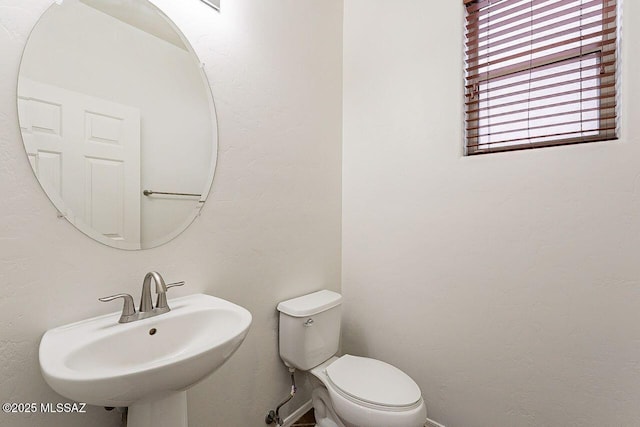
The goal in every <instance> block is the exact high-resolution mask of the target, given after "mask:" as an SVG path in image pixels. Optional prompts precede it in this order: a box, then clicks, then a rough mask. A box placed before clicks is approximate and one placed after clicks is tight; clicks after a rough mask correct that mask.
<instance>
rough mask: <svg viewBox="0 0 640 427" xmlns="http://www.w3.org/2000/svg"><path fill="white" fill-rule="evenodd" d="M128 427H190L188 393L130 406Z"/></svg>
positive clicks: (184, 392) (173, 394)
mask: <svg viewBox="0 0 640 427" xmlns="http://www.w3.org/2000/svg"><path fill="white" fill-rule="evenodd" d="M127 427H188V423H187V392H186V391H180V392H176V393H171V394H168V395H164V396H162V397H158V398H155V399H145V400H141V401H138V402H136V403H134V404H133V405H131V406H129V411H128V414H127Z"/></svg>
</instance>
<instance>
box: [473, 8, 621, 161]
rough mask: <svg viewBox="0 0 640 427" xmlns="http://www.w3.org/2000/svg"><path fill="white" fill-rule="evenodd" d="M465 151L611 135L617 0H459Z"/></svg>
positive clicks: (613, 129)
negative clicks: (463, 14) (462, 24)
mask: <svg viewBox="0 0 640 427" xmlns="http://www.w3.org/2000/svg"><path fill="white" fill-rule="evenodd" d="M463 1H464V4H465V6H466V9H467V16H466V40H465V58H466V70H465V71H466V74H465V76H466V79H465V85H466V86H465V135H466V138H465V140H466V149H467V154H468V155H472V154H483V153H490V152H495V151H506V150H517V149H523V148H535V147H545V146H550V145H563V144H575V143H580V142H590V141H603V140H610V139H616V126H617V119H616V117H617V108H616V106H617V104H616V44H617V22H616V21H617V17H616V12H617V4H616V0H463Z"/></svg>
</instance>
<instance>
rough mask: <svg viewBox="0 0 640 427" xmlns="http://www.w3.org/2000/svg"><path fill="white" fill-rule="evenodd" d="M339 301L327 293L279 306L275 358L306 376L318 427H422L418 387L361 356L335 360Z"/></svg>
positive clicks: (422, 408)
mask: <svg viewBox="0 0 640 427" xmlns="http://www.w3.org/2000/svg"><path fill="white" fill-rule="evenodd" d="M341 302H342V296H341V295H340V294H338V293H336V292H332V291H327V290H323V291H318V292H315V293H313V294H309V295H304V296H302V297H298V298H294V299H291V300H287V301H283V302H281V303H280V304H278V310H279V311H280V356H281V358H282V360H283V361H284V362H285V364H286V365H287V366H288V367H290V368H296V369H300V370H303V371H308V372H309V373H311V380H312V385H313V392H312V403H313V406H314V409H315V414H316V421H317V426H318V427H422V426H424V423H425V422H426V420H427V409H426V406H425V403H424V400H423V399H422V394H421V392H420V388H419V387H418V385H417V384H416V383H415V381H413V380H412V379H411V377H409V376H408V375H407V374H405V373H404V372H402V371H401V370H400V369H398V368H396V367H394V366H393V365H390V364H388V363H385V362H382V361H380V360H376V359H371V358H367V357H358V356H352V355H348V354H347V355H343V356H341V357H337V356H336V354H337V350H338V341H339V335H340V314H341V313H340V308H341Z"/></svg>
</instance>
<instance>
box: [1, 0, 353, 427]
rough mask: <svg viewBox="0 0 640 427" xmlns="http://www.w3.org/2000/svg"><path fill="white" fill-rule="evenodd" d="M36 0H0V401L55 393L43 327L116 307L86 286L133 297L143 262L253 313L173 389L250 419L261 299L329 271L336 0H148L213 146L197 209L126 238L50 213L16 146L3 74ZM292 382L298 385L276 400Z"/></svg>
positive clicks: (111, 419) (11, 80)
mask: <svg viewBox="0 0 640 427" xmlns="http://www.w3.org/2000/svg"><path fill="white" fill-rule="evenodd" d="M49 3H50V2H49V1H48V0H29V1H24V0H0V63H1V66H0V195H2V203H1V206H2V209H0V401H2V402H6V401H9V402H11V401H13V402H32V401H35V402H40V401H43V402H58V401H62V400H63V399H62V397H60V396H58V395H56V394H55V393H54V392H53V391H52V390H51V389H49V387H48V386H47V385H46V384H45V383H44V381H43V379H42V377H41V375H40V373H39V367H38V343H39V340H40V337H41V335H42V334H43V332H44V331H45V330H47V329H49V328H52V327H55V326H59V325H62V324H65V323H68V322H72V321H76V320H80V319H83V318H87V317H90V316H95V315H99V314H103V313H107V312H111V311H114V310H116V307H115V306H112V305H107V304H101V303H99V302H98V301H97V298H98V297H100V296H104V295H109V294H112V293H115V292H129V293H132V294H134V295H135V296H136V299H137V298H138V295H139V291H140V286H141V281H142V278H143V275H144V274H145V273H146V272H147V271H150V270H158V271H160V272H161V273H162V274H163V275H164V277H165V279H167V280H179V279H184V280H186V281H187V286H186V287H184V288H180V289H176V290H175V294H174V295H175V296H180V295H186V294H189V293H195V292H206V293H209V294H212V295H216V296H220V297H223V298H226V299H229V300H230V301H233V302H235V303H238V304H240V305H243V306H244V307H246V308H248V309H249V310H250V311H251V313H252V314H253V325H252V327H251V330H250V332H249V335H248V337H247V339H246V341H245V342H244V344H243V345H242V346H241V347H240V349H239V350H238V352H237V353H236V354H235V355H234V356H233V358H231V360H230V361H229V362H228V363H227V364H226V365H224V366H223V367H222V368H221V369H220V370H219V371H217V372H216V373H215V374H213V376H211V377H210V378H209V379H207V380H205V381H204V382H203V383H201V384H199V385H197V386H196V387H195V388H194V389H193V390H192V391H191V392H190V393H189V405H190V406H189V408H190V409H189V415H190V420H191V425H193V426H196V427H198V426H203V427H204V426H223V425H228V426H261V425H263V419H264V415H265V414H266V411H267V410H268V409H270V408H273V407H274V406H275V405H276V404H277V403H278V401H280V400H281V399H282V397H283V396H285V395H286V394H287V393H288V391H289V384H288V381H289V377H288V374H287V372H286V369H285V368H284V366H283V364H282V363H281V361H280V359H279V357H278V352H277V315H276V311H275V306H276V303H277V302H278V301H281V300H283V299H286V298H290V297H293V296H297V295H301V294H304V293H307V292H310V291H313V290H316V289H320V288H324V287H326V288H329V289H334V290H335V289H339V287H340V271H341V267H340V256H341V254H340V215H341V213H340V212H341V200H340V186H341V183H340V162H341V148H340V140H341V133H340V129H341V120H342V111H341V103H342V98H341V93H342V92H341V91H342V89H341V72H342V51H341V43H342V32H341V28H342V2H341V1H340V0H335V1H329V2H316V1H310V0H303V1H300V0H296V1H290V0H273V1H269V2H264V1H262V0H238V1H229V2H226V3H225V4H224V6H223V12H222V13H221V14H219V15H218V14H217V13H216V12H214V11H213V10H211V8H209V7H208V6H206V5H204V4H202V3H200V2H197V1H189V2H175V1H172V0H155V1H154V3H156V4H158V5H159V6H160V7H162V8H163V9H164V10H165V11H166V12H167V14H168V15H169V16H171V17H172V18H173V19H174V20H175V22H176V23H177V24H178V25H179V26H180V27H181V28H183V30H184V32H185V34H186V35H187V37H188V38H189V39H190V40H191V41H192V43H193V45H194V48H195V50H196V51H197V53H198V54H199V55H200V57H201V59H202V60H203V61H204V62H205V63H206V64H207V65H206V71H207V73H208V75H209V77H210V80H211V85H212V89H213V94H214V98H215V100H216V106H217V111H218V120H219V133H220V148H219V161H218V169H217V171H216V178H215V181H214V185H213V190H212V195H211V197H210V199H209V201H208V202H207V204H206V205H205V207H204V209H203V212H202V216H201V217H199V218H198V219H197V220H196V221H195V222H194V224H193V225H192V226H191V227H190V228H188V229H187V230H186V231H185V233H183V234H182V235H180V236H179V237H178V238H177V239H175V240H174V241H172V242H170V243H168V244H167V245H164V246H162V247H159V248H156V249H150V250H145V251H140V252H127V251H121V250H117V249H113V248H108V247H105V246H103V245H101V244H99V243H96V242H94V241H93V240H90V239H88V238H87V237H85V236H84V235H83V234H82V233H80V232H79V231H77V230H76V229H74V228H73V226H71V225H70V224H69V223H67V222H66V221H64V220H59V219H58V218H56V211H55V209H54V207H53V206H52V205H51V203H50V202H49V201H48V199H47V197H46V196H45V194H44V193H43V191H42V190H41V189H40V186H39V185H38V183H37V181H36V180H35V178H34V177H33V173H32V172H31V167H30V166H29V162H28V161H27V159H26V156H25V153H24V149H23V146H22V141H21V138H20V130H19V127H18V118H17V112H16V100H15V94H16V80H17V75H18V67H19V61H20V55H21V52H22V49H23V47H24V44H25V42H26V39H27V35H28V33H29V31H30V29H31V28H32V27H33V25H34V24H35V22H36V21H37V19H38V17H39V16H40V14H41V13H42V12H43V11H44V10H45V8H46V7H47V6H48V4H49ZM172 292H174V290H172ZM299 379H300V382H301V383H302V384H304V381H302V378H301V377H300V378H299ZM308 397H309V393H308V389H305V388H304V387H303V388H302V389H301V394H300V397H299V398H296V401H295V402H294V403H293V405H292V406H293V407H296V406H297V405H301V404H302V402H304V401H305V400H306V399H307V398H308ZM0 425H2V426H11V427H39V426H47V427H62V426H64V427H86V426H87V425H92V426H96V427H102V426H105V427H106V426H118V425H119V423H118V417H117V415H116V414H114V413H107V412H105V411H104V410H103V409H101V408H92V409H91V411H90V413H89V414H87V415H63V414H58V415H48V416H47V415H41V414H37V415H33V416H27V415H16V414H3V413H0Z"/></svg>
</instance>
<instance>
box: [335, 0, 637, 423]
mask: <svg viewBox="0 0 640 427" xmlns="http://www.w3.org/2000/svg"><path fill="white" fill-rule="evenodd" d="M624 9H625V10H624V20H625V26H624V37H623V69H622V71H623V81H622V88H623V97H622V112H623V114H622V119H623V121H622V135H621V136H622V137H621V139H620V140H619V141H618V142H604V143H592V144H583V145H580V146H568V147H557V148H548V149H538V150H529V151H520V152H512V153H503V154H491V155H485V156H476V157H467V158H465V157H462V133H461V130H462V117H463V116H462V99H463V97H462V84H463V75H462V64H463V62H462V61H463V59H462V23H463V9H462V1H461V0H452V1H439V2H433V1H414V0H401V1H394V2H393V5H391V3H390V2H388V1H381V0H346V1H345V15H344V36H345V43H344V80H343V81H344V119H343V120H344V141H343V144H344V151H343V194H344V196H343V283H342V287H343V293H344V295H345V299H346V304H345V310H344V312H345V316H346V319H345V326H346V331H345V335H344V337H343V338H344V343H345V349H346V350H348V351H350V352H353V353H356V354H358V353H360V354H367V355H372V356H374V357H378V358H381V359H384V360H388V361H390V362H392V363H394V364H396V365H397V366H399V367H400V368H402V369H404V370H405V371H407V372H408V373H409V374H411V375H412V376H413V378H415V379H416V380H417V382H418V383H419V385H420V387H421V388H422V391H423V393H424V396H425V398H426V399H427V404H428V409H429V413H430V417H431V418H433V419H435V420H438V421H440V422H442V423H444V424H445V425H446V426H447V427H517V426H534V427H543V426H554V427H555V426H557V427H560V426H562V427H570V426H581V427H586V426H594V427H595V426H625V427H631V426H637V425H640V411H639V407H638V402H639V401H640V365H639V363H638V360H639V357H640V356H639V355H640V314H639V313H640V262H639V259H640V121H639V120H638V117H640V105H639V101H638V100H639V99H640V81H639V80H638V78H637V77H638V76H639V75H640V44H638V43H637V40H638V38H639V37H640V4H638V2H637V1H635V0H630V1H626V2H624Z"/></svg>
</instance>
